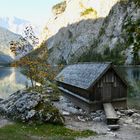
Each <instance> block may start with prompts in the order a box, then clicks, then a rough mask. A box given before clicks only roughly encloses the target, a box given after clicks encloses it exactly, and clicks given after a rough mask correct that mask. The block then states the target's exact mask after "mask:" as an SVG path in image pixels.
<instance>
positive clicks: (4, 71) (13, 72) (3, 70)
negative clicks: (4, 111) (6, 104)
mask: <svg viewBox="0 0 140 140" xmlns="http://www.w3.org/2000/svg"><path fill="white" fill-rule="evenodd" d="M27 84H28V85H30V84H31V82H30V80H28V79H27V77H26V76H24V75H23V74H21V73H20V71H19V69H15V68H9V67H0V98H3V99H5V98H7V97H8V96H9V95H10V94H12V93H14V92H16V91H17V90H19V89H24V88H25V86H26V85H27Z"/></svg>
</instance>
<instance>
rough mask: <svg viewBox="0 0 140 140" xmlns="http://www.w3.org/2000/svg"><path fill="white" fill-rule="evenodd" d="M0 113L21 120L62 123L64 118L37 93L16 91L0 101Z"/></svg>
mask: <svg viewBox="0 0 140 140" xmlns="http://www.w3.org/2000/svg"><path fill="white" fill-rule="evenodd" d="M0 113H1V114H3V115H5V116H7V117H8V118H10V119H12V120H19V121H22V122H46V123H54V124H63V123H64V118H63V116H62V115H61V114H60V113H59V110H58V109H56V108H55V107H54V106H53V105H52V104H51V102H50V101H48V100H46V99H45V98H44V96H42V95H41V94H39V93H35V92H33V93H31V92H30V93H29V92H27V91H17V92H16V93H13V94H12V95H10V96H9V98H7V99H5V100H2V101H0Z"/></svg>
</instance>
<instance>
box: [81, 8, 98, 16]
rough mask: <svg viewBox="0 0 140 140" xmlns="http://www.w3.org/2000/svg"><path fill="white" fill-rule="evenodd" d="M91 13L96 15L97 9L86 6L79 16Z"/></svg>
mask: <svg viewBox="0 0 140 140" xmlns="http://www.w3.org/2000/svg"><path fill="white" fill-rule="evenodd" d="M91 13H93V14H94V15H95V16H97V11H96V10H94V9H93V8H88V9H86V10H84V11H83V12H81V16H86V15H88V14H91Z"/></svg>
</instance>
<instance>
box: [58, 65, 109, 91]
mask: <svg viewBox="0 0 140 140" xmlns="http://www.w3.org/2000/svg"><path fill="white" fill-rule="evenodd" d="M110 66H111V63H82V64H74V65H69V66H67V67H66V68H64V69H63V70H62V71H61V72H60V73H59V74H58V76H57V77H56V81H58V82H61V83H65V84H68V85H72V86H76V87H79V88H81V89H88V88H89V87H90V86H91V85H92V84H93V83H94V82H96V81H97V80H98V79H99V77H101V75H102V74H103V73H104V72H106V71H107V70H108V69H109V68H110Z"/></svg>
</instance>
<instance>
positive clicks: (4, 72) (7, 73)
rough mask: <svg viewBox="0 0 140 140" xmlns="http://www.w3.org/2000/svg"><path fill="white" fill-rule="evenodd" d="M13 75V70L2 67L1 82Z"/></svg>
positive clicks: (0, 70) (0, 68)
mask: <svg viewBox="0 0 140 140" xmlns="http://www.w3.org/2000/svg"><path fill="white" fill-rule="evenodd" d="M11 73H12V71H11V69H9V68H4V67H0V80H2V79H3V78H5V77H7V76H10V75H11Z"/></svg>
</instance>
